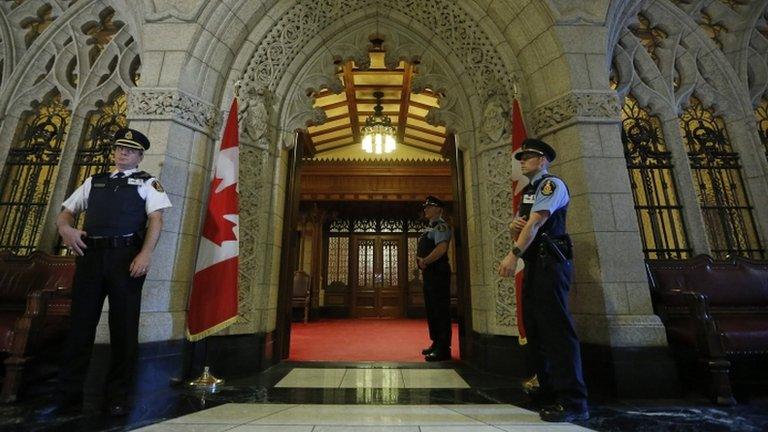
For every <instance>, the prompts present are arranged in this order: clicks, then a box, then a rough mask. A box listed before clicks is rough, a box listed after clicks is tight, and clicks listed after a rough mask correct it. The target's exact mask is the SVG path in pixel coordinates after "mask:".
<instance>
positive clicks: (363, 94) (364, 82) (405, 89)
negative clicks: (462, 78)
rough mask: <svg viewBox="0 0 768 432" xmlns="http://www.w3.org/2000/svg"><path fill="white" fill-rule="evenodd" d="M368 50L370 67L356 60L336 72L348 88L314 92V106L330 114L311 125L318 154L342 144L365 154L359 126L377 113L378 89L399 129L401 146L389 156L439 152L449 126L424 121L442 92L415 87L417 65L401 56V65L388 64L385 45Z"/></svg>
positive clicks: (335, 150) (335, 151)
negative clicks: (417, 90)
mask: <svg viewBox="0 0 768 432" xmlns="http://www.w3.org/2000/svg"><path fill="white" fill-rule="evenodd" d="M369 55H370V58H371V66H370V68H368V69H367V70H360V69H358V67H357V66H356V65H355V64H354V62H352V61H351V60H350V61H348V62H346V63H344V64H341V65H339V67H338V72H337V74H338V77H339V79H341V81H342V83H343V84H344V91H343V92H341V93H339V94H333V93H331V92H330V91H328V90H323V91H321V92H320V93H318V94H317V95H315V96H316V99H315V106H316V107H320V108H322V109H323V110H325V113H326V115H327V117H328V118H327V120H326V122H325V123H323V124H322V125H319V126H312V127H310V128H309V137H310V140H311V144H312V146H313V148H314V152H315V157H318V156H322V155H323V154H324V153H325V154H327V155H329V154H339V151H340V150H341V151H343V150H348V151H343V153H344V154H346V155H356V154H358V152H359V155H360V157H364V156H365V155H366V154H365V153H364V152H363V151H362V149H361V147H360V146H361V133H360V130H361V127H362V126H364V125H365V119H366V118H367V117H368V116H370V115H372V114H373V109H374V106H375V104H376V99H375V98H374V96H373V93H374V92H375V91H381V92H383V93H384V97H383V98H382V107H383V108H384V115H386V116H389V118H390V119H391V120H392V125H393V126H394V127H395V128H396V130H397V137H396V140H397V146H398V150H395V151H394V152H393V153H392V154H390V155H389V157H393V158H399V157H402V156H403V155H406V156H405V158H418V157H419V155H426V156H430V155H431V156H433V157H434V156H437V155H438V154H440V152H441V150H442V148H443V145H444V144H445V141H446V133H445V128H444V127H442V126H432V125H430V124H429V123H427V122H426V121H425V116H426V115H427V112H428V110H429V109H431V108H434V107H437V106H438V103H437V102H438V99H437V95H436V94H435V93H434V92H432V91H431V90H425V91H423V92H421V93H418V94H416V93H412V92H411V82H412V80H413V77H414V74H415V72H414V68H413V65H411V64H407V63H404V62H400V64H399V65H398V67H397V69H395V70H388V69H387V68H386V66H385V65H384V52H383V51H380V50H376V51H372V52H370V53H369ZM398 151H399V155H398Z"/></svg>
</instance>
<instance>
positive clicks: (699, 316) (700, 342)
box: [662, 290, 725, 359]
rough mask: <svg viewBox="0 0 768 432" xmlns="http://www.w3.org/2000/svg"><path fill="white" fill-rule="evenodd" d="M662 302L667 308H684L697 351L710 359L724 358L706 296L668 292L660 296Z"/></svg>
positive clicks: (718, 334) (687, 292) (683, 292)
mask: <svg viewBox="0 0 768 432" xmlns="http://www.w3.org/2000/svg"><path fill="white" fill-rule="evenodd" d="M662 301H663V302H664V303H665V304H666V305H668V306H673V307H674V306H678V307H680V306H683V307H685V309H686V310H687V312H688V317H689V318H690V319H691V321H692V322H693V326H694V329H695V331H696V344H697V349H698V350H700V351H702V352H703V353H705V354H706V355H707V357H709V358H710V359H715V358H724V357H725V348H724V347H723V344H722V341H721V340H720V331H719V330H718V328H717V323H716V321H715V319H714V318H713V317H712V315H710V313H709V299H708V298H707V296H706V295H704V294H702V293H699V292H694V291H684V290H669V291H667V292H665V293H663V294H662Z"/></svg>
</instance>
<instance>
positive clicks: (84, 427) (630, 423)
mask: <svg viewBox="0 0 768 432" xmlns="http://www.w3.org/2000/svg"><path fill="white" fill-rule="evenodd" d="M519 384H520V383H519V382H518V381H517V380H514V379H511V378H505V377H501V376H498V375H492V374H488V373H484V372H482V371H478V370H475V369H472V368H470V367H467V366H465V365H463V364H461V363H440V364H426V363H373V362H368V363H348V364H344V363H291V362H286V363H281V364H279V365H276V366H274V367H272V368H270V369H268V370H267V371H264V372H263V373H260V374H257V375H253V376H247V377H239V378H234V379H229V380H228V381H227V383H226V385H225V386H223V387H222V388H221V389H220V390H219V391H217V392H216V393H213V394H211V393H199V392H195V391H194V390H191V389H188V388H186V387H185V386H183V385H178V386H168V387H164V388H163V389H162V390H159V391H158V390H155V391H151V392H150V391H148V392H145V393H144V394H142V395H141V396H140V397H137V398H136V400H135V402H134V408H133V411H132V412H131V415H130V416H129V417H127V418H124V419H117V420H115V419H110V418H107V417H105V416H103V415H102V414H100V413H99V411H98V410H97V409H96V404H97V403H98V401H87V403H86V408H87V410H86V411H85V412H84V413H82V414H78V415H70V416H62V417H57V418H40V417H37V416H36V415H35V414H34V410H35V409H36V408H38V407H40V406H42V405H43V404H44V403H45V401H46V400H47V399H48V398H49V397H50V396H51V392H52V386H51V384H47V386H46V385H42V386H38V387H35V388H34V389H31V390H30V392H29V393H28V395H27V396H26V398H25V400H26V402H23V403H18V404H12V405H0V431H14V432H15V431H66V432H80V431H83V432H89V431H124V430H136V429H138V430H145V431H174V432H175V431H193V432H208V431H239V432H261V431H277V432H279V431H311V432H330V431H363V432H380V431H395V432H412V431H420V432H436V431H466V432H473V431H523V430H527V431H542V432H543V431H571V430H573V431H575V430H582V431H583V430H596V431H691V432H710V431H748V432H758V431H766V430H768V397H766V396H765V394H764V393H763V395H762V396H754V395H753V396H751V397H748V398H747V397H743V398H741V400H740V404H739V405H736V406H733V407H718V406H714V405H712V404H710V403H709V402H708V401H707V400H706V399H704V398H703V397H701V396H696V395H692V396H689V397H687V398H683V399H674V400H616V399H606V398H601V397H599V396H593V397H591V399H590V414H591V418H590V419H589V420H588V421H585V422H579V424H577V425H571V424H561V425H553V424H546V423H543V422H541V421H540V420H539V419H538V415H537V414H536V413H535V411H532V410H531V408H532V407H531V405H530V404H529V403H528V402H527V400H526V398H525V396H524V395H523V394H522V393H521V392H520V390H519Z"/></svg>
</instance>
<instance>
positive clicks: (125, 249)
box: [40, 128, 171, 416]
mask: <svg viewBox="0 0 768 432" xmlns="http://www.w3.org/2000/svg"><path fill="white" fill-rule="evenodd" d="M148 149H149V139H147V137H146V136H145V135H144V134H143V133H141V132H139V131H137V130H135V129H129V128H123V129H120V130H118V131H117V132H116V133H115V137H114V141H113V152H112V157H113V159H114V164H115V168H114V169H113V170H112V171H108V172H103V173H99V174H96V175H94V176H91V177H89V178H87V179H86V180H85V182H84V183H83V184H82V185H80V187H78V188H77V189H76V190H75V191H74V192H73V193H72V195H70V197H69V198H67V200H66V201H64V203H63V204H62V211H61V213H60V214H59V216H58V218H57V220H56V226H57V227H58V229H59V234H60V235H61V238H62V243H63V244H64V245H65V246H67V247H68V248H69V249H70V251H71V252H73V253H74V254H75V255H77V258H76V269H75V279H74V282H73V287H72V312H71V323H72V324H71V327H70V332H69V336H68V340H67V344H66V348H65V351H64V354H63V356H62V363H61V369H60V371H59V388H58V391H57V392H56V400H55V401H54V403H53V404H51V405H49V406H47V407H45V408H44V409H43V410H41V412H40V414H44V415H45V414H47V415H51V414H53V415H56V414H63V413H66V412H71V411H78V410H80V409H82V393H83V383H84V381H85V376H86V374H87V371H88V363H89V360H90V358H91V351H92V349H93V342H94V335H95V333H96V327H97V325H98V323H99V318H100V317H101V310H102V306H103V304H104V299H105V297H108V298H109V333H110V349H111V351H112V353H111V360H110V370H109V374H108V376H107V382H106V386H105V395H104V400H105V401H106V403H107V407H106V408H107V409H108V412H109V414H111V415H113V416H123V415H126V414H127V413H128V403H129V401H128V395H129V394H131V390H132V389H131V384H132V381H133V374H134V373H133V372H134V369H135V365H136V361H137V354H138V333H139V316H140V307H141V289H142V286H143V284H144V279H145V278H146V276H147V272H148V271H149V267H150V264H151V263H152V252H153V251H154V249H155V245H156V244H157V241H158V239H159V237H160V230H161V228H162V226H163V210H164V209H166V208H168V207H170V206H171V202H170V200H169V199H168V195H167V194H166V193H165V191H164V190H163V187H162V186H161V185H160V182H158V181H157V179H155V178H154V177H153V176H151V175H150V174H148V173H146V172H144V171H140V170H139V169H138V168H139V167H138V166H139V163H140V162H141V160H142V158H143V157H144V151H146V150H148ZM82 212H85V225H84V227H83V229H82V230H80V229H78V228H76V227H75V223H74V222H75V217H76V215H78V214H79V213H82Z"/></svg>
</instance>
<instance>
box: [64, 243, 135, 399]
mask: <svg viewBox="0 0 768 432" xmlns="http://www.w3.org/2000/svg"><path fill="white" fill-rule="evenodd" d="M140 249H141V245H140V244H135V245H130V246H122V247H115V248H95V247H91V248H89V249H87V250H86V252H85V255H83V256H79V257H77V261H76V262H77V268H76V270H75V279H74V283H73V292H72V314H71V329H70V333H69V339H68V343H67V347H66V351H65V357H64V364H63V367H62V369H61V373H60V376H59V382H60V390H61V391H62V392H64V393H65V394H67V395H68V396H69V398H71V399H74V398H77V397H81V395H82V388H83V382H84V380H85V375H86V373H87V371H88V364H89V362H90V359H91V351H92V349H93V343H94V339H95V336H96V326H97V324H98V322H99V318H100V317H101V311H102V307H103V305H104V298H105V297H109V333H110V348H111V361H110V369H109V374H108V375H107V381H106V389H105V390H106V394H107V397H108V398H109V400H108V402H117V403H122V402H125V400H126V399H127V396H128V392H129V390H130V388H131V381H132V377H133V372H134V369H135V366H136V359H137V355H138V329H139V326H138V323H139V312H140V307H141V288H142V284H143V283H144V276H141V277H138V278H133V277H131V275H130V272H129V270H128V269H129V267H130V265H131V261H132V260H133V258H134V257H135V256H136V255H137V254H138V252H139V250H140Z"/></svg>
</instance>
